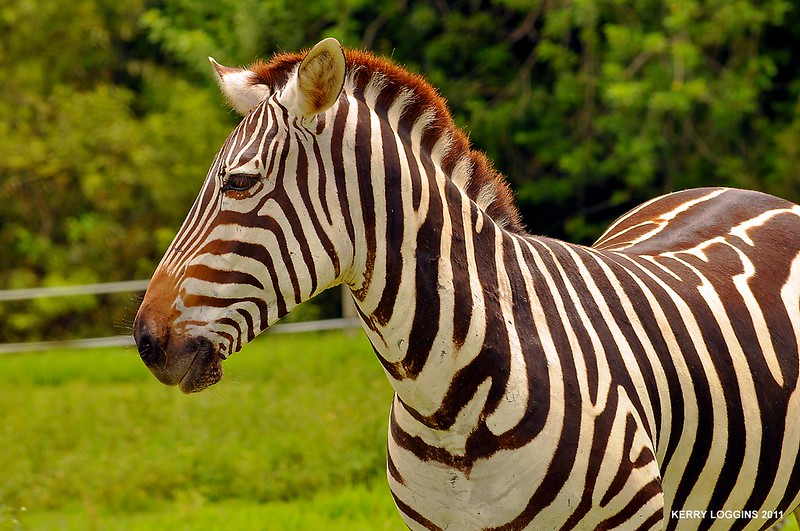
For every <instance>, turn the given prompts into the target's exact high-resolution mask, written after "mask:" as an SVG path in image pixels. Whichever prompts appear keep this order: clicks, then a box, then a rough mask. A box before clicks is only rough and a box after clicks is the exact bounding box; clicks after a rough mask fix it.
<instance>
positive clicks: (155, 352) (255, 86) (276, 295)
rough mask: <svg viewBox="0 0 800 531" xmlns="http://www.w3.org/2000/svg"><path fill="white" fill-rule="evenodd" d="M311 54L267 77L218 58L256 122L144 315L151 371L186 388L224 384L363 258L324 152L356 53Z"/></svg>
mask: <svg viewBox="0 0 800 531" xmlns="http://www.w3.org/2000/svg"><path fill="white" fill-rule="evenodd" d="M301 57H302V56H295V57H293V58H292V57H286V58H285V59H286V60H285V63H286V64H287V65H291V67H287V68H285V69H282V70H281V69H276V70H274V71H261V72H256V71H253V70H245V69H236V68H228V67H224V66H221V65H219V64H217V63H216V62H215V61H214V60H213V59H211V61H212V64H213V65H214V68H215V70H216V73H217V77H218V81H219V83H220V86H221V88H222V91H223V93H224V94H225V96H226V97H227V99H228V101H229V103H230V104H231V106H232V107H233V108H234V109H235V110H236V111H238V112H239V113H241V114H243V115H244V119H243V121H242V122H241V123H240V124H239V125H238V127H236V129H234V131H233V132H232V133H231V135H230V136H229V137H228V139H227V141H226V142H225V143H224V145H223V146H222V148H221V150H220V151H219V153H218V154H217V156H216V158H215V160H214V162H213V164H212V165H211V168H210V170H209V172H208V175H207V177H206V180H205V183H204V185H203V187H202V189H201V190H200V193H199V195H198V197H197V199H196V200H195V203H194V206H193V207H192V209H191V211H190V212H189V214H188V216H187V218H186V220H185V221H184V223H183V226H182V227H181V229H180V231H179V232H178V234H177V235H176V236H175V239H174V240H173V242H172V244H171V245H170V247H169V248H168V250H167V252H166V254H165V255H164V257H163V259H162V261H161V263H160V264H159V266H158V268H157V269H156V271H155V273H154V275H153V278H152V280H151V283H150V286H149V288H148V290H147V293H146V294H145V297H144V300H143V301H142V304H141V307H140V308H139V312H138V314H137V316H136V319H135V322H134V337H135V340H136V343H137V346H138V349H139V353H140V354H141V357H142V359H143V360H144V362H145V364H146V365H147V367H148V368H149V369H150V370H151V371H152V372H153V373H154V375H155V376H156V377H157V378H158V379H159V380H160V381H161V382H163V383H165V384H168V385H176V384H177V385H178V386H179V388H180V389H181V390H182V391H184V392H194V391H200V390H202V389H204V388H206V387H208V386H209V385H212V384H214V383H216V382H217V381H219V379H220V378H221V377H222V360H224V359H225V358H227V357H228V356H229V355H230V354H231V353H232V352H235V351H238V350H239V349H241V347H242V345H243V344H244V343H246V342H248V341H250V340H252V339H253V338H254V337H255V336H256V335H257V334H259V333H260V332H262V331H264V330H265V329H267V328H268V327H269V326H270V325H272V324H273V323H275V322H276V321H277V320H278V319H280V318H281V317H282V316H284V315H285V314H286V313H288V312H289V311H290V310H291V309H292V308H293V307H295V306H296V305H297V304H299V303H300V302H302V301H304V300H307V299H309V298H311V297H312V296H314V295H315V294H317V293H319V292H320V291H322V290H324V289H326V288H328V287H330V286H331V285H334V284H336V283H339V282H342V281H343V280H344V276H345V275H346V274H347V272H348V270H347V268H348V266H349V264H350V263H352V253H353V252H352V245H351V242H350V241H349V240H348V241H346V240H347V234H348V231H347V230H346V229H345V228H344V227H343V226H340V225H341V224H342V221H341V220H342V219H343V216H342V215H340V213H339V212H337V211H336V210H335V209H336V208H337V207H336V205H338V204H339V202H338V201H336V194H337V190H335V186H334V183H333V182H332V181H333V179H332V178H331V177H330V176H328V177H326V175H325V168H326V166H325V163H324V162H323V161H322V160H321V155H320V153H321V152H322V151H324V149H325V148H324V146H325V145H326V144H329V143H330V138H331V128H332V125H333V124H332V123H331V122H333V120H332V119H331V118H330V117H329V119H328V120H326V119H325V118H326V111H328V110H329V109H332V108H333V107H334V106H335V105H336V103H337V100H338V99H339V96H340V93H341V91H342V87H343V84H344V77H345V58H344V53H343V51H342V48H341V46H340V45H339V43H338V42H337V41H336V40H335V39H325V40H324V41H322V42H320V43H319V44H317V46H315V47H314V48H313V49H312V50H311V51H309V52H308V53H307V54H306V55H305V57H304V58H302V61H300V58H301ZM278 62H280V61H278ZM298 63H299V66H298ZM328 164H330V163H328Z"/></svg>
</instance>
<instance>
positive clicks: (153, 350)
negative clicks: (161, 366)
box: [136, 332, 161, 366]
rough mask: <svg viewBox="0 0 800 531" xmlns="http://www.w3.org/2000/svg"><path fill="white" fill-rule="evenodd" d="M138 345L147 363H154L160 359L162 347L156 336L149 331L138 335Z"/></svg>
mask: <svg viewBox="0 0 800 531" xmlns="http://www.w3.org/2000/svg"><path fill="white" fill-rule="evenodd" d="M136 346H137V347H138V349H139V356H140V357H141V358H142V361H143V362H144V363H145V365H148V366H149V365H154V364H155V363H156V362H157V361H158V360H159V357H160V353H161V349H160V348H159V346H158V342H157V341H156V340H155V338H153V336H152V335H150V334H149V333H148V332H144V333H141V334H137V335H136Z"/></svg>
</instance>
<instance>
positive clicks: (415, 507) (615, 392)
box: [136, 40, 800, 530]
mask: <svg viewBox="0 0 800 531" xmlns="http://www.w3.org/2000/svg"><path fill="white" fill-rule="evenodd" d="M337 46H338V45H337ZM337 49H338V48H337V47H336V46H334V45H333V44H332V43H331V42H330V40H326V41H323V43H320V45H318V46H317V47H315V48H314V49H313V50H312V51H311V52H309V54H308V55H307V56H301V55H285V56H279V57H277V58H276V59H275V60H274V61H273V62H272V63H270V64H266V65H264V64H262V65H256V66H254V67H252V68H251V69H250V70H239V69H230V68H226V67H221V66H219V65H216V67H217V72H218V75H219V76H220V81H221V85H222V87H223V91H224V92H225V93H226V94H227V96H228V97H229V99H230V100H231V103H232V105H233V106H234V107H235V108H237V109H239V110H240V111H242V112H246V113H247V114H246V117H245V119H244V121H243V122H242V123H241V124H240V125H239V127H237V128H236V130H234V132H233V133H232V134H231V136H230V138H229V139H228V140H227V142H226V143H225V144H224V145H223V147H222V149H221V151H220V153H219V155H218V156H217V158H216V160H215V161H214V164H213V165H212V167H211V170H210V171H209V174H208V177H207V179H206V182H205V185H204V187H203V189H202V190H201V192H200V195H199V196H198V199H197V201H196V203H195V205H194V207H193V208H192V210H191V212H190V213H189V216H188V217H187V219H186V222H185V223H184V226H183V227H182V228H181V230H180V231H179V233H178V235H177V236H176V238H175V241H174V242H173V244H172V245H171V246H170V248H169V250H168V251H167V254H166V255H165V257H164V259H163V260H162V263H161V265H160V266H159V268H158V270H157V271H156V274H155V276H154V278H153V282H152V286H151V288H150V290H149V291H148V295H147V296H146V298H145V301H144V303H143V304H142V308H141V309H140V312H139V315H138V316H137V323H136V333H137V342H138V343H139V345H140V350H141V351H142V356H143V358H144V359H145V362H146V363H147V364H148V366H149V367H150V368H151V369H152V370H153V372H154V373H155V374H156V376H158V377H159V378H160V379H161V380H162V381H164V382H165V383H172V384H176V383H177V384H180V385H181V388H182V389H184V390H186V391H194V390H200V389H202V388H204V387H206V386H207V385H210V384H212V383H214V382H216V381H217V380H218V379H219V378H220V377H221V360H223V359H224V358H225V357H227V356H228V355H229V354H230V353H232V352H235V351H238V350H239V349H241V347H242V346H243V345H244V344H245V343H247V342H248V341H250V340H251V339H253V337H255V336H256V335H257V334H259V333H260V332H262V331H263V330H265V329H266V328H267V327H268V326H270V325H272V324H273V323H275V322H276V321H277V320H278V319H279V318H280V317H282V316H283V315H285V314H286V313H287V312H288V311H290V310H291V309H292V308H293V307H294V306H296V305H297V304H299V303H301V302H302V301H304V300H307V299H309V298H311V297H313V296H314V295H315V294H317V293H319V292H320V291H322V290H324V289H327V288H328V287H330V286H333V285H336V284H339V283H345V284H347V285H348V286H349V287H350V289H351V290H352V293H353V296H354V299H355V301H356V304H357V306H358V309H359V312H360V314H361V317H362V320H363V322H364V328H365V330H366V333H367V335H368V336H369V338H370V341H371V342H372V344H373V346H374V347H375V351H376V354H377V356H378V359H379V361H380V362H381V363H382V365H383V367H384V369H385V371H386V374H387V377H388V378H389V380H390V382H391V384H392V385H393V387H394V389H395V392H396V394H395V398H394V403H393V405H392V412H391V419H390V428H389V447H388V467H387V468H388V477H389V483H390V487H391V491H392V494H393V495H394V498H395V501H396V503H397V506H398V508H399V510H400V512H401V513H402V515H403V517H404V519H405V521H406V522H407V524H408V526H409V527H410V528H412V529H496V530H500V529H503V530H512V529H548V530H549V529H728V528H731V529H759V528H763V527H766V526H768V525H769V524H771V523H773V522H774V521H775V520H777V519H778V518H779V515H780V512H783V513H784V514H788V512H790V511H791V510H793V509H794V508H795V507H796V506H797V505H798V503H800V462H799V461H798V453H799V452H800V429H797V427H796V423H797V421H798V419H800V393H798V382H799V380H798V372H799V371H800V354H799V351H800V347H799V345H800V207H798V206H796V205H794V204H791V203H789V202H787V201H784V200H781V199H777V198H774V197H771V196H768V195H765V194H760V193H757V192H749V191H741V190H733V189H723V188H707V189H697V190H691V191H685V192H678V193H674V194H670V195H667V196H663V197H660V198H657V199H654V200H652V201H650V202H648V203H646V204H644V205H642V206H641V207H639V208H637V209H635V210H633V211H631V212H630V213H629V214H627V215H625V216H623V217H622V218H620V219H619V220H617V221H616V222H615V223H614V224H613V225H612V226H611V227H610V228H609V230H608V231H607V232H606V233H605V234H604V235H603V236H602V237H601V238H600V239H599V240H598V242H597V243H596V244H595V245H594V246H592V247H583V246H578V245H572V244H569V243H565V242H561V241H557V240H553V239H548V238H542V237H535V236H531V235H528V234H525V233H524V231H522V230H521V228H520V227H519V224H518V219H519V218H518V214H517V212H516V210H515V209H514V207H513V205H512V204H511V202H510V195H509V194H508V191H507V188H506V187H505V184H504V182H503V181H502V178H501V177H500V176H499V175H497V174H495V173H494V172H493V171H491V168H490V166H488V163H487V162H486V161H485V159H483V157H482V156H480V155H479V154H476V153H475V152H473V151H471V150H470V149H469V145H468V143H467V142H466V139H465V138H464V136H463V134H462V133H461V132H460V131H458V130H457V128H455V126H454V125H453V124H452V120H451V119H450V117H449V114H447V111H446V109H445V108H444V105H443V102H442V100H440V99H439V98H438V96H436V95H435V93H434V92H433V90H432V89H431V88H430V87H429V86H428V85H427V84H426V83H425V82H424V81H422V80H421V79H419V78H417V77H415V76H411V75H409V74H407V73H406V72H404V71H403V70H402V69H401V68H399V67H397V66H396V65H393V64H391V63H388V62H387V61H384V60H381V59H377V58H375V57H373V56H371V55H368V54H364V53H360V52H348V54H347V67H346V70H344V68H345V67H344V62H343V61H341V60H340V58H339V57H338V56H337ZM339 53H340V52H339ZM304 57H305V59H304ZM301 61H302V64H301ZM339 69H341V71H340V70H339ZM337 79H340V80H341V81H340V84H339V85H338V87H333V86H332V85H331V84H336V80H337ZM331 80H333V81H331ZM342 85H343V88H342ZM309 86H311V87H312V88H314V89H315V91H316V92H313V94H312V92H304V91H305V90H306V89H307V87H309ZM326 89H327V92H325V91H326ZM339 89H341V94H340V90H339ZM317 93H322V94H323V96H319V97H317V96H318V95H317ZM254 94H257V95H258V96H259V97H256V96H255V95H254ZM324 94H327V96H326V95H324ZM331 95H332V96H331ZM312 96H313V98H312ZM304 98H305V99H304ZM314 98H317V99H318V100H320V101H322V100H326V101H327V103H324V104H319V102H318V101H317V99H314ZM253 102H257V103H253ZM298 102H299V103H298ZM298 109H316V110H315V111H314V112H312V113H311V114H308V112H306V111H303V112H301V111H299V110H298ZM678 511H707V513H706V516H705V517H704V518H703V517H700V518H694V517H677V516H676V515H679V516H680V515H685V514H687V513H679V512H678ZM734 511H737V512H734ZM762 511H780V512H766V513H762ZM728 516H730V517H728Z"/></svg>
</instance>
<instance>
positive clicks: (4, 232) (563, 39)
mask: <svg viewBox="0 0 800 531" xmlns="http://www.w3.org/2000/svg"><path fill="white" fill-rule="evenodd" d="M0 32H1V34H2V36H3V37H2V41H0V64H2V73H3V78H2V82H0V289H19V288H32V287H39V286H54V285H64V284H89V283H95V282H110V281H124V280H134V279H147V278H149V277H150V275H151V273H152V271H153V270H154V268H155V266H156V264H157V263H158V260H159V259H160V257H161V255H162V253H163V252H164V250H165V249H166V247H167V245H168V244H169V242H170V241H171V239H172V236H173V235H174V233H175V232H176V231H177V228H178V227H179V225H180V223H181V221H182V220H183V218H184V216H185V214H186V213H187V211H188V209H189V207H190V206H191V203H192V201H193V200H194V197H195V195H196V193H197V191H198V190H199V188H200V184H201V182H202V180H203V179H204V177H205V174H206V170H207V168H208V166H209V165H210V163H211V160H212V159H213V157H214V154H215V153H216V151H217V150H218V148H219V147H220V145H221V144H222V142H223V140H224V139H225V137H226V136H227V134H228V133H229V132H230V130H231V129H232V128H233V127H234V126H235V124H236V123H237V122H238V119H239V117H238V116H236V115H235V114H234V113H232V112H230V111H229V110H228V109H227V107H226V106H225V104H224V102H223V99H222V97H221V96H220V94H219V92H218V89H217V87H216V84H215V81H214V78H213V75H212V71H211V68H210V66H209V64H208V61H207V59H206V58H207V57H208V56H213V57H215V58H216V59H217V60H218V61H220V62H221V63H223V64H226V65H231V66H234V65H246V64H249V63H250V62H252V61H253V60H255V59H256V58H264V59H269V58H270V57H271V55H272V54H273V53H274V52H276V51H295V50H299V49H301V48H304V47H308V46H311V45H313V44H315V43H316V42H317V41H318V40H319V39H320V38H321V37H322V36H334V37H336V38H338V39H340V41H341V42H342V43H344V44H345V45H346V46H348V47H352V48H365V49H368V50H372V51H374V52H375V53H377V54H381V55H387V56H391V57H393V58H394V59H395V60H396V61H398V62H400V63H402V64H404V65H406V66H407V67H408V68H409V69H411V70H414V71H417V72H421V73H423V74H424V75H425V77H426V78H427V79H428V80H429V81H430V82H431V83H433V84H434V85H435V86H436V87H438V89H439V90H440V92H441V94H442V95H443V96H444V97H445V98H446V99H447V101H448V102H449V104H450V107H451V109H452V112H453V114H454V116H455V119H456V121H457V123H458V124H459V125H460V126H462V127H464V128H465V129H466V130H467V131H468V132H469V134H470V137H471V139H472V141H473V143H474V145H475V146H476V147H477V148H478V149H481V150H483V151H485V152H486V153H487V154H488V155H489V157H490V158H491V159H492V160H493V161H494V162H495V165H496V167H497V169H499V170H500V171H502V172H503V173H504V174H505V175H506V176H507V177H508V179H509V180H510V182H511V184H512V186H513V188H514V191H515V192H516V196H517V201H518V203H519V206H520V208H521V210H522V212H523V215H524V219H525V223H526V225H527V227H528V229H529V230H530V231H531V232H533V233H539V234H546V235H550V236H556V237H564V238H568V239H569V240H571V241H575V242H582V243H591V241H592V240H593V238H595V237H596V236H597V235H599V233H600V232H601V231H602V229H603V228H604V227H605V226H606V224H607V223H608V222H609V221H610V220H612V219H613V218H614V217H616V216H617V215H619V214H621V213H622V212H624V211H625V210H626V209H628V208H630V207H632V206H634V205H635V204H637V203H639V202H641V201H643V200H646V199H648V198H651V197H653V196H654V195H657V194H660V193H663V192H667V191H671V190H675V189H680V188H686V187H693V186H702V185H727V186H737V187H745V188H753V189H757V190H762V191H765V192H770V193H773V194H776V195H779V196H782V197H785V198H787V199H790V200H793V201H798V200H800V178H799V177H798V167H800V114H799V113H798V109H799V108H800V102H799V100H798V97H799V96H800V5H798V4H796V3H795V2H792V1H791V0H759V1H756V0H707V1H699V0H561V1H554V0H494V1H478V0H464V1H445V0H438V1H410V0H368V1H367V0H314V1H313V2H294V1H288V0H222V1H219V0H214V1H212V0H78V1H69V2H67V1H54V0H7V1H6V2H4V3H3V5H2V7H1V8H0ZM334 296H335V294H334ZM135 308H136V302H135V301H134V302H131V298H130V295H129V294H118V295H103V296H93V295H87V296H82V297H70V298H59V299H47V300H33V301H16V302H8V303H2V304H0V323H2V324H0V343H3V342H13V341H23V340H35V339H44V338H48V339H56V338H60V339H66V338H70V337H89V336H98V335H111V334H118V333H125V332H126V329H127V328H128V327H129V326H130V320H131V317H132V315H133V311H134V310H135ZM302 311H305V312H310V316H311V317H316V316H321V315H322V316H324V315H327V314H329V313H331V312H335V311H338V304H337V303H336V302H332V301H330V300H328V301H327V302H326V300H324V299H323V300H322V301H321V302H319V303H318V304H317V307H315V305H314V304H313V303H312V304H310V305H307V307H305V308H303V310H302Z"/></svg>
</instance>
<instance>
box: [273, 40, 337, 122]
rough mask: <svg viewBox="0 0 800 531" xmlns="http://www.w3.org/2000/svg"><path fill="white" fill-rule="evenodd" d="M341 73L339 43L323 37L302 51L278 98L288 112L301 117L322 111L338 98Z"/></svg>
mask: <svg viewBox="0 0 800 531" xmlns="http://www.w3.org/2000/svg"><path fill="white" fill-rule="evenodd" d="M344 75H345V61H344V51H343V50H342V45H341V44H339V41H337V40H336V39H333V38H327V39H324V40H322V41H320V42H319V43H318V44H317V45H316V46H314V47H313V48H312V49H311V51H310V52H308V54H306V56H305V58H304V59H303V62H302V63H300V68H298V69H297V73H296V74H295V75H294V76H293V77H292V78H291V79H290V80H289V82H288V83H287V84H286V87H285V88H284V89H283V94H282V95H281V97H280V101H281V103H282V104H283V105H285V106H286V108H287V109H289V112H291V113H292V114H294V115H296V116H301V117H303V118H308V117H311V116H314V115H316V114H319V113H321V112H325V111H327V110H328V109H330V108H331V107H332V106H333V104H334V103H336V100H337V99H339V94H341V92H342V87H343V86H344Z"/></svg>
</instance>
